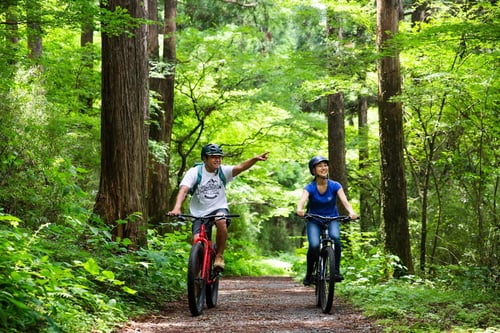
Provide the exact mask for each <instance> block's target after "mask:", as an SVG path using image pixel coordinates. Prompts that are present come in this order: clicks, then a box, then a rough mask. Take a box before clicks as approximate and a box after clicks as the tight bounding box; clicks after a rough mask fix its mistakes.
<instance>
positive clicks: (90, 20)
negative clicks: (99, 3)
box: [79, 15, 94, 113]
mask: <svg viewBox="0 0 500 333" xmlns="http://www.w3.org/2000/svg"><path fill="white" fill-rule="evenodd" d="M84 20H85V21H84V22H83V24H82V32H81V35H80V46H81V47H82V48H83V49H84V51H83V57H82V63H83V66H84V67H85V68H86V69H87V70H88V71H89V72H92V70H93V67H94V52H93V51H92V48H87V47H88V46H89V45H92V43H94V17H92V16H91V15H89V16H88V17H85V19H84ZM80 89H81V90H82V91H86V89H85V83H81V86H80ZM79 100H80V103H81V105H82V106H81V109H80V111H81V112H82V113H84V112H85V111H87V110H88V111H90V110H92V107H93V105H94V99H93V98H92V96H91V95H89V94H85V93H82V94H81V95H80V97H79Z"/></svg>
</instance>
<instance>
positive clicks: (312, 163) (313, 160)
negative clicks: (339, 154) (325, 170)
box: [309, 156, 329, 176]
mask: <svg viewBox="0 0 500 333" xmlns="http://www.w3.org/2000/svg"><path fill="white" fill-rule="evenodd" d="M321 162H326V164H329V161H328V159H327V158H326V157H323V156H314V157H313V158H311V160H310V161H309V171H310V172H311V175H313V176H314V167H315V166H316V165H317V164H319V163H321Z"/></svg>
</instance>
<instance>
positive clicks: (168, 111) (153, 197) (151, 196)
mask: <svg viewBox="0 0 500 333" xmlns="http://www.w3.org/2000/svg"><path fill="white" fill-rule="evenodd" d="M176 16H177V1H176V0H167V1H165V26H164V30H163V34H164V40H163V61H164V62H165V63H166V64H167V71H166V74H165V77H164V78H161V79H155V80H152V81H151V82H152V84H154V87H153V90H155V91H156V92H158V94H159V99H160V106H161V108H162V110H159V112H157V113H156V114H155V115H154V116H153V117H154V118H153V120H154V121H153V124H154V125H153V126H152V127H151V133H150V138H151V139H153V140H155V141H157V142H160V143H161V144H163V145H164V146H165V147H167V150H166V156H165V160H163V161H155V160H153V159H151V158H150V162H149V180H148V205H149V212H150V218H151V223H153V224H158V223H160V222H161V221H163V220H164V216H165V213H166V212H167V211H168V209H169V201H168V193H169V192H170V181H169V180H170V172H169V164H170V142H171V138H172V125H173V112H174V79H175V60H176V39H175V33H176Z"/></svg>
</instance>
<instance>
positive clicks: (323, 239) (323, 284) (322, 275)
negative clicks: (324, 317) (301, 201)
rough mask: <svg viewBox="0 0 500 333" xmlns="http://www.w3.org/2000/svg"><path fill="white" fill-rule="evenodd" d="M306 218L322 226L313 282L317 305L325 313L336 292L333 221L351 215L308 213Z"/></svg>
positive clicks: (328, 311)
mask: <svg viewBox="0 0 500 333" xmlns="http://www.w3.org/2000/svg"><path fill="white" fill-rule="evenodd" d="M304 218H306V219H308V220H309V221H311V222H313V223H317V224H318V225H319V226H321V234H320V250H319V257H318V260H317V262H316V264H315V265H314V266H315V273H314V276H313V284H315V295H316V305H317V306H318V307H321V310H323V313H330V311H331V309H332V305H333V295H334V293H335V282H336V281H335V244H334V243H333V240H332V239H331V238H330V236H329V234H328V226H329V224H330V222H332V221H339V222H340V223H342V222H349V221H352V220H351V218H350V217H349V216H335V217H331V216H321V215H316V214H306V215H304Z"/></svg>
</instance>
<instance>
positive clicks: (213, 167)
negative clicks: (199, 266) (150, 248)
mask: <svg viewBox="0 0 500 333" xmlns="http://www.w3.org/2000/svg"><path fill="white" fill-rule="evenodd" d="M267 154H269V152H266V153H263V154H260V155H257V156H254V157H252V158H250V159H248V160H246V161H243V162H241V163H239V164H238V165H235V166H229V165H222V158H223V156H224V153H223V151H222V148H221V147H219V146H218V145H216V144H213V143H210V144H207V145H205V146H203V148H202V149H201V159H202V161H203V165H202V166H201V167H200V168H199V167H198V166H194V167H192V168H191V169H189V170H188V171H187V172H186V174H185V175H184V178H183V179H182V181H181V183H180V184H179V193H178V194H177V198H176V201H175V206H174V208H173V209H172V210H171V211H170V212H169V213H168V215H171V216H175V215H179V214H181V207H182V203H183V202H184V200H185V199H186V196H187V194H188V193H189V192H190V191H191V190H193V189H194V192H193V193H192V195H191V199H190V202H189V210H190V214H191V215H193V216H200V217H201V216H206V215H215V214H216V215H225V214H228V213H229V207H228V203H227V197H226V189H225V184H226V183H228V182H230V181H232V180H233V179H234V177H236V176H238V175H239V174H240V173H242V172H243V171H245V170H247V169H249V168H251V167H252V166H253V165H254V164H255V163H257V162H258V161H265V160H267ZM219 173H222V175H220V174H219ZM200 223H201V221H200V220H198V221H195V222H194V223H193V236H194V238H197V236H198V233H199V231H200ZM215 225H216V227H217V235H216V240H215V244H216V246H217V255H216V257H215V264H214V266H215V267H216V268H217V269H219V270H224V256H223V255H224V249H225V247H226V241H227V226H228V225H227V221H226V219H220V220H217V221H216V223H215Z"/></svg>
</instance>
